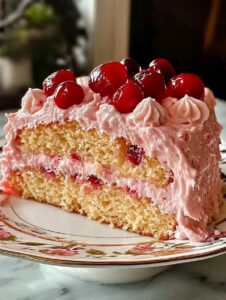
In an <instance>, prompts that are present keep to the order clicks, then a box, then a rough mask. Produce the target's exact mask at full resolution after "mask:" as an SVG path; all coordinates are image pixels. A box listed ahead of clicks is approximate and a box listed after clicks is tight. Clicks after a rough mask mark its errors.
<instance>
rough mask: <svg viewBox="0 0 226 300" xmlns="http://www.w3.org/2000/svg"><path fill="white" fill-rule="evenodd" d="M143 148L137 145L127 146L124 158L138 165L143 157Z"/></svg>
mask: <svg viewBox="0 0 226 300" xmlns="http://www.w3.org/2000/svg"><path fill="white" fill-rule="evenodd" d="M143 153H144V150H143V149H142V148H139V147H138V146H137V145H131V146H129V148H128V150H127V153H126V160H128V161H130V162H131V163H133V164H134V165H139V164H140V163H141V160H142V157H143Z"/></svg>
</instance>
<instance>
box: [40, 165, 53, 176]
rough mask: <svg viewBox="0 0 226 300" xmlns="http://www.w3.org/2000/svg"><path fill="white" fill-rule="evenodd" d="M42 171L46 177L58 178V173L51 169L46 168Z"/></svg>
mask: <svg viewBox="0 0 226 300" xmlns="http://www.w3.org/2000/svg"><path fill="white" fill-rule="evenodd" d="M41 170H42V172H43V173H44V174H45V176H47V177H49V178H53V177H56V173H55V172H54V171H53V170H51V169H46V168H44V167H42V168H41Z"/></svg>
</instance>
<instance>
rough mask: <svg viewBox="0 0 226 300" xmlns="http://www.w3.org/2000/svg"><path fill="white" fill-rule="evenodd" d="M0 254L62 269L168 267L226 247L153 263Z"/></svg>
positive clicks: (3, 251) (223, 251) (219, 252)
mask: <svg viewBox="0 0 226 300" xmlns="http://www.w3.org/2000/svg"><path fill="white" fill-rule="evenodd" d="M0 254H1V255H5V256H9V257H14V258H20V259H25V260H28V261H32V262H36V263H40V264H46V265H54V266H62V267H74V268H76V267H86V268H91V267H98V268H102V267H128V268H130V267H144V268H147V267H158V266H166V265H174V264H179V263H188V262H195V261H199V260H205V259H209V258H213V257H215V256H219V255H223V254H226V245H225V246H224V247H223V248H220V249H216V250H212V251H209V252H207V253H199V254H198V253H197V254H194V255H183V256H180V257H172V258H169V259H156V260H154V261H153V258H152V259H151V260H152V261H151V260H150V261H148V260H145V261H144V260H140V261H139V260H138V261H95V262H94V261H93V262H92V261H82V260H78V261H76V260H70V259H60V260H59V259H57V258H56V259H54V258H50V257H44V256H39V255H33V254H29V253H27V254H25V253H21V252H18V251H11V250H7V249H1V248H0Z"/></svg>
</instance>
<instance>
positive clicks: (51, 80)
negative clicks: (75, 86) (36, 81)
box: [42, 70, 76, 96]
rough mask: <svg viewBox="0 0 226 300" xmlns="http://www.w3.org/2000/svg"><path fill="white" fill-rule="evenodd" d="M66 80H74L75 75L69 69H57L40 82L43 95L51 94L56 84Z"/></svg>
mask: <svg viewBox="0 0 226 300" xmlns="http://www.w3.org/2000/svg"><path fill="white" fill-rule="evenodd" d="M67 80H71V81H76V77H75V75H74V73H73V72H72V71H71V70H59V71H56V72H54V73H52V74H51V75H49V76H48V77H47V78H46V79H45V80H44V81H43V83H42V88H43V91H44V93H45V95H46V96H51V95H52V94H53V93H54V92H55V90H56V88H57V87H58V85H59V84H60V83H62V82H64V81H67Z"/></svg>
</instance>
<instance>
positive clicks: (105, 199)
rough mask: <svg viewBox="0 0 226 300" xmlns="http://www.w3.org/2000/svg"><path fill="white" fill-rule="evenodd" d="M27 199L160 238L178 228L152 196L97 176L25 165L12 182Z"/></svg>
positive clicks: (167, 235) (171, 217) (14, 175)
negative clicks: (139, 194)
mask: <svg viewBox="0 0 226 300" xmlns="http://www.w3.org/2000/svg"><path fill="white" fill-rule="evenodd" d="M9 184H11V185H12V186H13V187H14V188H16V189H17V191H18V192H19V193H20V194H22V196H23V197H25V198H30V199H34V200H37V201H40V202H45V203H49V204H53V205H55V206H59V207H62V208H63V209H65V210H67V211H73V212H77V213H80V214H82V215H87V216H88V217H89V218H91V219H93V220H98V221H99V222H101V223H109V224H111V225H112V226H115V227H119V228H123V229H125V230H129V231H132V232H136V233H140V234H143V235H150V236H154V237H156V238H161V239H163V238H168V237H169V236H170V235H171V233H172V231H174V230H175V227H176V221H175V217H174V215H167V214H162V213H161V212H160V210H159V209H158V208H157V207H156V206H155V205H154V204H152V203H150V199H147V198H138V197H136V195H135V194H134V193H129V192H128V190H127V191H126V190H125V189H122V188H119V187H117V186H115V185H106V184H104V183H103V182H102V181H99V180H98V179H97V178H92V180H79V179H78V177H76V178H74V177H68V176H63V175H57V176H56V175H53V174H51V173H45V172H44V171H42V170H40V169H38V168H24V169H21V170H18V171H14V172H12V173H11V174H10V182H9Z"/></svg>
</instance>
